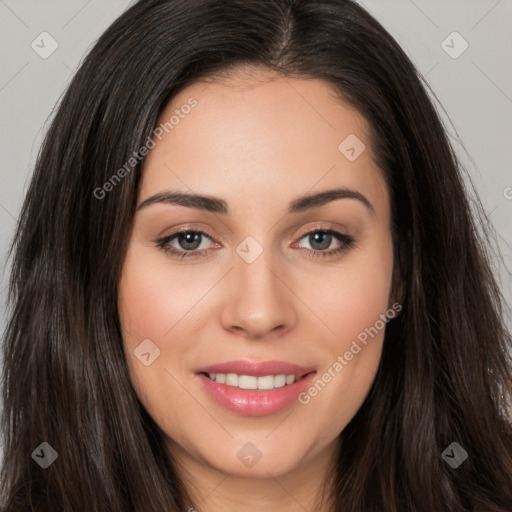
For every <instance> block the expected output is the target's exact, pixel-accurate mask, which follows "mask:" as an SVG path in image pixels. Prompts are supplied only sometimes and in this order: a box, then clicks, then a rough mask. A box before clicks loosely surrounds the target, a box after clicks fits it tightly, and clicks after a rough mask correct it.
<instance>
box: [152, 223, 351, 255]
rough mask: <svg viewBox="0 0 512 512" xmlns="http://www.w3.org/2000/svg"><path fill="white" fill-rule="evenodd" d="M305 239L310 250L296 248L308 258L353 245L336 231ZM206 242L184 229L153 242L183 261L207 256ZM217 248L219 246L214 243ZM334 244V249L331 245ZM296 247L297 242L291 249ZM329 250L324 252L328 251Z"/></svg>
mask: <svg viewBox="0 0 512 512" xmlns="http://www.w3.org/2000/svg"><path fill="white" fill-rule="evenodd" d="M303 239H306V241H307V243H308V244H309V245H310V248H307V247H302V246H301V245H300V243H299V245H298V248H299V249H303V250H305V251H306V253H307V255H308V256H310V257H317V256H323V257H328V256H334V255H337V254H342V253H344V252H346V251H348V250H349V249H350V248H351V247H353V245H354V242H355V241H354V239H353V238H352V237H351V236H349V235H346V234H344V233H341V232H339V231H336V230H334V229H325V228H324V229H320V228H315V229H313V230H311V231H308V232H307V233H305V234H304V235H302V237H301V238H300V239H299V240H303ZM208 241H209V242H213V238H212V237H210V236H209V235H208V234H207V233H205V232H204V231H200V230H195V229H190V228H184V229H180V230H179V231H176V232H175V233H172V234H171V235H168V236H166V237H164V238H160V239H158V240H156V241H155V243H156V245H157V246H158V247H159V248H160V249H162V250H163V251H164V252H165V253H166V254H169V255H170V256H172V257H173V258H177V259H183V258H185V257H201V256H205V255H206V254H208V252H209V250H210V248H209V247H208ZM215 244H216V245H217V246H220V245H219V244H217V243H216V242H215ZM333 244H334V246H335V247H334V248H332V245H333ZM294 246H297V242H296V243H295V244H294V245H292V247H294ZM336 246H337V247H336ZM329 248H331V249H330V250H326V249H329Z"/></svg>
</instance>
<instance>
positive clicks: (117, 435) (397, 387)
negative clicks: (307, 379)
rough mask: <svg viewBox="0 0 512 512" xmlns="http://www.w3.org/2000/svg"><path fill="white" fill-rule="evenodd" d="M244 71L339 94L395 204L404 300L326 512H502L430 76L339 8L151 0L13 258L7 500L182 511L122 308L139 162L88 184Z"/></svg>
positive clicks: (485, 315)
mask: <svg viewBox="0 0 512 512" xmlns="http://www.w3.org/2000/svg"><path fill="white" fill-rule="evenodd" d="M241 64H243V65H253V66H254V67H255V69H256V72H257V68H258V66H264V67H265V68H269V69H272V70H276V71H279V72H281V73H283V74H284V75H286V76H295V77H315V78H320V79H324V80H326V81H328V82H330V83H331V84H333V85H334V86H335V87H336V89H337V90H338V91H339V94H340V98H342V99H343V100H344V101H346V102H348V103H350V104H351V105H353V106H354V107H355V108H356V109H358V110H359V111H360V112H361V114H363V115H364V116H365V118H366V119H367V120H368V122H369V124H370V126H371V128H372V143H373V146H374V152H375V154H376V159H377V163H378V165H379V166H380V168H381V169H382V171H383V173H384V175H385V176H386V180H387V183H388V185H389V190H390V194H391V200H392V214H393V235H394V246H395V253H396V269H395V270H396V275H397V276H400V283H401V286H402V288H403V299H402V304H403V309H402V311H401V314H400V315H399V316H398V317H397V318H395V319H394V320H393V321H391V322H390V323H389V325H388V326H387V329H386V335H385V340H384V349H383V354H382V360H381V363H380V366H379V370H378V373H377V375H376V378H375V381H374V384H373V386H372V388H371V391H370V393H369V395H368V397H367V399H366V400H365V402H364V403H363V405H362V407H361V408H360V410H359V411H358V413H357V414H356V416H355V417H354V418H353V419H352V421H351V422H350V423H349V425H348V426H347V427H346V428H345V429H344V430H343V432H342V433H341V436H342V439H343V443H342V444H343V449H342V450H341V451H340V453H339V456H338V461H337V467H336V471H335V472H333V474H332V481H331V482H329V484H330V485H329V489H330V494H329V497H328V498H329V500H330V505H331V507H330V508H331V509H332V510H335V511H340V512H341V511H343V512H363V511H364V512H398V511H400V512H414V511H417V512H423V511H425V512H427V511H428V512H432V511H435V512H439V511H443V510H450V511H452V512H455V511H461V512H462V511H466V512H468V511H486V512H491V511H493V512H506V511H508V512H510V511H511V510H512V426H511V418H510V404H511V385H512V363H511V358H510V349H511V337H510V333H508V332H507V330H506V328H505V325H504V323H503V319H502V309H501V308H502V304H503V299H502V297H501V295H500V289H499V287H498V285H497V283H496V281H495V278H494V277H493V273H492V271H491V266H490V263H489V261H490V258H489V256H488V253H489V250H488V247H489V244H490V238H489V237H488V236H486V232H491V231H490V230H491V227H490V226H488V225H487V224H486V223H485V216H481V215H480V216H479V217H477V216H475V214H477V213H478V210H475V211H473V210H472V208H471V207H470V205H471V201H473V204H475V205H478V204H479V203H478V201H477V200H476V198H473V199H470V197H469V195H470V190H466V186H465V184H464V183H467V182H465V181H464V176H463V174H462V169H461V166H460V165H459V163H458V162H457V160H456V158H455V155H454V152H453V150H452V148H451V147H450V145H449V142H448V140H447V136H446V134H445V132H444V130H443V126H442V123H441V122H440V120H439V117H438V114H437V113H436V109H435V107H434V106H433V104H432V103H431V100H430V99H429V97H428V95H427V93H426V87H425V84H424V83H423V81H422V79H421V76H420V75H419V73H418V72H417V70H416V69H415V68H414V66H413V65H412V63H411V62H410V60H409V59H408V58H407V56H406V55H405V53H404V52H403V51H402V50H401V48H400V47H399V45H398V44H397V43H396V42H395V41H394V40H393V38H392V37H391V36H390V35H389V34H388V33H387V32H386V30H384V28H383V27H382V26H381V25H380V24H379V23H378V22H377V21H376V20H375V19H373V18H372V17H371V16H370V15H369V14H368V13H367V12H366V11H365V10H364V9H363V8H361V7H360V6H358V5H357V4H356V3H355V2H353V1H351V0H141V1H139V2H138V3H136V4H135V5H133V6H132V7H131V8H129V9H128V10H127V11H126V12H125V13H123V14H122V15H121V16H120V17H119V18H118V19H117V20H116V21H115V22H114V23H113V24H112V25H111V26H110V27H109V28H108V29H107V30H106V32H105V33H104V34H103V35H102V37H101V38H100V39H99V40H98V42H97V43H96V44H95V45H94V47H93V48H92V50H91V51H90V53H89V54H88V56H87V57H86V58H85V60H84V62H83V63H82V65H81V67H80V69H79V70H78V72H77V73H76V75H75V77H74V79H73V81H72V83H71V84H70V86H69V88H68V90H67V92H66V94H65V95H64V97H63V98H62V100H61V102H60V105H59V107H58V110H57V112H56V115H55V117H54V119H53V121H52V124H51V126H50V128H49V130H48V133H47V135H46V138H45V141H44V144H43V146H42V149H41V151H40V154H39V156H38V160H37V164H36V167H35V172H34V175H33V178H32V181H31V184H30V188H29V190H28V193H27V196H26V199H25V202H24V205H23V209H22V212H21V216H20V219H19V225H18V229H17V232H16V236H15V239H14V242H13V246H12V254H13V269H12V276H11V283H10V303H9V304H10V311H9V315H10V316H9V322H8V326H7V329H6V332H5V336H4V349H3V350H4V366H3V372H4V381H3V406H4V408H3V416H2V433H3V438H4V444H5V454H4V462H3V467H2V483H1V487H0V500H1V505H2V506H3V507H6V508H8V509H9V511H10V512H21V511H23V512H26V511H28V510H35V511H39V512H43V511H44V512H46V511H49V510H52V511H54V512H57V511H65V512H80V511H84V512H99V511H109V512H111V511H115V512H134V511H137V512H157V511H158V512H162V511H163V510H166V511H169V512H170V511H183V510H187V509H188V508H189V506H190V505H191V504H190V503H189V502H188V500H186V495H185V491H184V487H183V485H182V483H181V482H180V478H179V472H178V470H177V468H176V465H175V464H174V463H173V461H172V459H171V458H170V456H169V455H168V454H166V450H165V444H164V436H163V433H162V432H161V431H160V429H159V428H158V426H157V425H156V424H155V422H154V421H153V420H152V418H151V417H150V416H149V415H148V413H147V412H146V411H145V409H144V408H143V406H142V405H141V403H140V402H139V400H138V399H137V396H136V394H135V392H134V389H133V388H132V386H131V383H130V378H129V374H128V370H127V365H126V362H125V359H124V352H123V340H122V336H121V330H120V323H119V316H118V312H117V289H118V280H119V274H120V269H121V266H122V262H123V258H124V255H125V251H126V247H127V240H128V235H129V231H130V227H131V224H132V221H133V216H134V210H135V205H136V201H137V194H138V188H139V184H140V179H141V162H137V163H136V165H134V166H133V169H131V170H129V172H128V171H127V172H126V173H125V174H126V175H125V176H123V179H122V181H121V182H119V183H116V186H115V187H113V190H112V191H110V192H109V194H107V195H106V196H105V197H103V198H99V197H98V194H95V193H94V191H95V190H97V189H98V188H99V187H102V186H103V184H105V183H106V182H108V181H109V179H111V177H112V175H113V174H114V173H115V172H116V170H117V169H118V168H120V167H121V166H122V165H123V163H124V162H127V161H129V159H130V157H131V156H132V155H133V154H134V153H136V152H137V151H138V149H139V148H141V147H142V146H144V143H145V141H146V140H147V139H148V137H149V136H150V135H151V132H152V130H153V129H154V127H155V125H156V122H157V119H158V117H159V115H160V113H161V112H162V110H163V108H164V107H165V106H166V104H167V103H168V102H169V100H170V99H171V98H173V96H174V95H175V94H176V93H177V92H178V91H179V90H181V89H182V88H183V87H186V86H187V85H188V84H191V83H193V82H194V81H197V80H199V79H200V78H204V77H208V76H211V75H212V74H213V73H218V72H219V71H221V70H223V69H227V68H228V67H230V66H231V67H232V66H236V65H241ZM475 219H477V220H478V222H477V220H475ZM480 228H482V229H480ZM42 442H47V443H48V444H49V445H51V447H52V448H53V449H54V450H55V451H56V453H57V454H58V459H57V460H56V461H55V462H54V463H53V464H52V465H51V466H50V467H48V468H46V469H44V468H42V467H40V465H38V464H36V463H35V461H34V460H33V457H31V454H33V452H34V450H36V449H37V448H38V447H39V446H40V444H41V443H42ZM453 442H456V443H458V445H460V446H461V447H462V448H463V449H464V450H465V451H466V452H467V454H468V458H467V460H465V461H464V462H463V463H462V464H461V465H460V466H459V467H458V468H456V469H455V468H453V467H451V466H450V465H449V464H447V462H446V461H445V460H443V457H442V456H441V455H442V453H443V451H444V450H445V449H446V448H447V447H449V446H450V445H451V443H453Z"/></svg>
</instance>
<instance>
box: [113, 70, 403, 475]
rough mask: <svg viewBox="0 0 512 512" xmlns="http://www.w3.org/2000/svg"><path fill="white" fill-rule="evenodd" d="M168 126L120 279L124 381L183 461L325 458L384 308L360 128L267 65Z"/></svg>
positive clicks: (326, 97)
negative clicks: (129, 382) (265, 69)
mask: <svg viewBox="0 0 512 512" xmlns="http://www.w3.org/2000/svg"><path fill="white" fill-rule="evenodd" d="M187 105H188V106H187ZM171 116H174V117H171ZM169 120H170V121H169ZM160 122H161V123H162V124H164V123H165V122H168V124H167V126H166V128H164V129H162V128H160V129H157V132H156V133H155V137H154V142H155V144H154V145H153V144H151V147H152V149H150V151H149V153H148V156H147V158H146V160H145V164H144V169H143V178H142V185H141V190H140V195H139V201H138V205H139V208H138V210H137V213H136V216H135V220H134V225H133V229H132V233H131V239H130V242H129V247H128V251H127V255H126V258H125V260H124V263H123V270H122V278H121V281H120V289H119V313H120V319H121V324H122V329H123V336H124V342H125V350H126V358H127V361H128V365H129V371H130V374H131V378H132V382H133V385H134V387H135V389H136V392H137V394H138V396H139V398H140V400H141V402H142V404H143V405H144V406H145V408H146V409H147V411H148V412H149V414H150V415H151V416H152V417H153V419H154V420H155V421H156V423H157V424H158V425H159V426H160V428H161V429H162V430H163V431H164V432H165V434H166V435H167V437H168V442H169V445H168V446H169V450H170V451H171V453H173V454H174V455H175V456H176V458H177V459H178V460H180V461H182V462H183V464H184V465H185V464H189V466H190V467H193V465H194V464H196V465H197V466H198V467H201V468H208V469H210V470H212V471H222V472H224V473H231V474H232V475H241V476H243V475H250V476H252V477H256V476H260V477H265V476H268V473H271V474H272V475H276V476H277V475H285V474H290V473H291V472H293V471H295V470H297V469H298V468H300V467H304V466H307V465H308V464H312V461H314V460H317V459H318V458H320V457H323V456H325V455H326V454H329V453H331V454H332V453H333V452H334V449H335V445H336V442H337V437H338V435H339V434H340V432H341V431H342V430H343V429H344V427H345V426H346V425H347V424H348V422H349V421H350V420H351V419H352V417H353V416H354V415H355V413H356V412H357V410H358V409H359V408H360V406H361V405H362V403H363V401H364V399H365V397H366V395H367V393H368V391H369V389H370V386H371V384H372V382H373V380H374V377H375V374H376V371H377V367H378V364H379V361H380V357H381V350H382V342H383V336H384V330H385V321H384V319H385V316H384V315H385V313H386V311H388V314H389V311H390V308H393V299H392V297H391V281H392V269H393V247H392V239H391V230H390V203H389V200H390V199H389V195H388V190H387V187H386V184H385V182H384V179H383V177H382V174H381V171H380V170H379V169H378V168H377V166H376V165H375V164H374V162H373V159H372V150H371V147H370V139H369V136H368V134H369V130H368V126H367V124H366V122H365V120H364V119H363V118H362V117H361V116H360V115H359V114H358V112H357V111H355V110H354V109H353V108H350V107H349V106H348V105H347V104H344V103H343V102H341V101H340V100H339V99H337V98H336V97H335V95H334V91H333V90H332V89H331V87H330V86H329V84H328V83H326V82H324V81H322V80H318V79H308V80H306V79H289V78H286V79H285V78H283V77H280V76H278V75H276V74H273V73H271V72H261V71H257V72H255V73H253V75H247V74H245V75H244V74H241V73H240V74H238V75H232V76H231V77H229V78H226V79H224V80H217V81H213V82H212V83H209V84H208V85H206V84H205V83H204V82H203V83H196V84H194V85H192V86H189V87H188V88H186V89H184V90H182V91H181V93H180V94H179V95H178V96H176V97H175V98H174V99H173V101H172V104H170V105H168V107H167V108H166V110H165V112H163V114H162V116H161V120H160ZM160 139H161V140H160ZM153 146H154V147H153ZM328 191H335V192H332V193H330V194H329V193H327V194H323V193H324V192H328ZM180 194H182V195H181V196H180ZM186 194H194V195H196V197H195V198H194V197H192V198H191V197H187V196H185V195H186ZM319 194H320V195H319ZM199 195H200V196H207V198H203V199H197V196H199ZM310 196H311V198H310Z"/></svg>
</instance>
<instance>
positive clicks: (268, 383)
mask: <svg viewBox="0 0 512 512" xmlns="http://www.w3.org/2000/svg"><path fill="white" fill-rule="evenodd" d="M208 376H209V377H210V379H211V380H214V381H215V382H218V383H219V384H226V385H227V386H231V387H234V388H240V389H262V390H269V389H275V388H282V387H283V386H287V385H289V384H293V383H294V382H295V375H285V374H284V373H281V374H279V375H265V376H264V377H255V376H254V375H238V374H236V373H209V374H208Z"/></svg>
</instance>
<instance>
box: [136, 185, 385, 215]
mask: <svg viewBox="0 0 512 512" xmlns="http://www.w3.org/2000/svg"><path fill="white" fill-rule="evenodd" d="M338 199H356V200H358V201H360V202H361V203H363V204H364V205H365V206H366V208H368V210H370V212H371V213H372V214H374V213H375V210H374V208H373V206H372V204H371V203H370V201H368V199H367V198H366V197H365V196H364V195H363V194H361V193H360V192H358V191H357V190H352V189H349V188H336V189H331V190H325V191H323V192H319V193H316V194H309V195H304V196H301V197H298V198H297V199H295V200H293V201H292V202H291V203H290V204H289V206H288V210H287V213H298V212H303V211H306V210H311V209H313V208H319V207H320V206H323V205H325V204H327V203H330V202H331V201H336V200H338ZM159 203H168V204H176V205H178V206H185V207H187V208H194V209H197V210H204V211H207V212H213V213H221V214H224V215H228V214H229V208H228V204H227V202H226V201H225V200H224V199H220V198H218V197H214V196H208V195H202V194H195V193H185V192H179V191H174V190H170V191H164V192H159V193H157V194H155V195H153V196H151V197H148V198H147V199H145V200H144V201H143V202H142V203H141V204H140V205H139V206H138V208H137V210H141V209H143V208H146V207H148V206H150V205H153V204H159Z"/></svg>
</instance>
